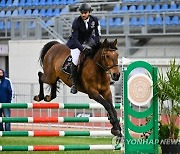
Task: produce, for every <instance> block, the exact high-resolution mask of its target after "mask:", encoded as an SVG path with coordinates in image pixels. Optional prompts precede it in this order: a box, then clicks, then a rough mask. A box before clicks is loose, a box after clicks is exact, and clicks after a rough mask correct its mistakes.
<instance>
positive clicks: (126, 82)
mask: <svg viewBox="0 0 180 154" xmlns="http://www.w3.org/2000/svg"><path fill="white" fill-rule="evenodd" d="M139 67H140V68H144V69H146V71H147V72H148V73H149V75H150V76H151V77H150V78H151V80H152V82H153V83H154V82H156V79H157V68H155V67H152V66H151V65H150V64H148V63H146V62H143V61H138V62H134V63H132V64H130V65H129V66H128V67H127V68H126V69H124V70H123V103H122V106H124V108H122V107H121V104H115V108H116V109H122V110H123V112H124V114H123V117H122V118H119V119H118V120H119V121H120V122H123V121H124V123H123V124H124V138H125V141H124V146H125V151H124V152H125V154H130V153H135V152H146V153H149V152H150V153H154V154H158V143H156V144H150V145H149V144H144V143H147V142H148V141H149V140H153V141H154V140H156V139H158V114H157V113H158V104H157V97H156V96H155V93H156V89H155V88H154V87H153V88H152V89H151V90H152V92H153V96H151V90H150V91H148V90H144V89H143V88H144V87H147V86H149V79H148V78H147V76H143V75H137V76H136V75H135V76H134V77H133V78H130V75H131V72H132V71H133V70H134V69H136V68H139ZM138 83H140V84H139V85H138ZM150 83H151V82H150ZM143 85H144V87H143ZM137 86H139V87H140V88H138V89H137ZM151 86H152V85H151ZM139 89H140V90H139ZM142 89H143V90H142ZM139 91H141V92H143V93H144V95H145V97H144V98H146V99H147V100H148V101H151V104H150V105H149V107H148V108H147V109H146V110H145V111H143V112H142V111H141V112H138V111H136V110H135V109H133V107H132V106H131V104H130V103H132V104H134V105H137V106H141V105H142V104H143V105H144V104H145V105H146V104H147V103H146V101H147V100H145V99H144V98H143V99H144V100H143V99H142V98H141V97H142V96H141V94H139V93H138V92H139ZM147 96H148V97H147ZM149 98H150V99H149ZM142 100H143V101H142ZM0 108H21V109H22V108H25V109H29V108H31V109H40V108H42V109H50V108H52V109H101V108H103V106H101V105H100V104H91V103H89V104H63V103H33V104H32V103H11V104H3V103H2V104H0ZM130 116H131V117H135V118H139V119H141V118H147V117H149V116H151V120H150V121H149V122H147V124H145V125H144V126H137V125H134V124H133V122H132V121H131V120H130V118H129V117H130ZM99 121H100V122H108V118H107V117H101V118H100V117H45V118H33V117H24V118H23V117H22V118H18V117H10V118H0V122H17V123H21V122H31V123H39V122H41V123H45V122H99ZM129 130H131V131H134V132H137V133H145V132H146V131H149V130H151V132H152V133H151V135H150V136H149V138H148V139H147V140H144V141H145V142H144V143H141V144H139V142H136V141H135V140H138V139H135V138H133V137H132V136H131V135H130V132H129ZM7 136H9V137H10V136H19V137H20V136H27V137H29V136H31V137H37V136H39V137H40V136H111V133H110V131H10V132H0V137H7ZM128 140H129V141H130V140H133V143H131V142H129V141H128ZM135 143H138V144H135ZM121 149H122V147H121V146H120V145H48V146H44V145H41V146H0V151H61V150H64V151H69V150H71V151H72V150H121Z"/></svg>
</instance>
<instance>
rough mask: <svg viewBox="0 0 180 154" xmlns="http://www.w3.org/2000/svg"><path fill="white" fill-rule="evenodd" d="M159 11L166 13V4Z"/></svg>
mask: <svg viewBox="0 0 180 154" xmlns="http://www.w3.org/2000/svg"><path fill="white" fill-rule="evenodd" d="M160 11H162V12H167V11H168V4H163V5H162V7H161V9H160Z"/></svg>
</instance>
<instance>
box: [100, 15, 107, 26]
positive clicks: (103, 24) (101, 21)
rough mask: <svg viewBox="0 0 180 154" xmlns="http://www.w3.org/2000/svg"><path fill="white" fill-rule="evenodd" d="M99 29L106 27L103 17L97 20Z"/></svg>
mask: <svg viewBox="0 0 180 154" xmlns="http://www.w3.org/2000/svg"><path fill="white" fill-rule="evenodd" d="M99 22H100V25H101V27H106V19H105V18H104V17H102V18H100V20H99Z"/></svg>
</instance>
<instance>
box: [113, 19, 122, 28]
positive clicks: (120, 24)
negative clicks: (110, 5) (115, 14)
mask: <svg viewBox="0 0 180 154" xmlns="http://www.w3.org/2000/svg"><path fill="white" fill-rule="evenodd" d="M114 26H117V27H119V26H123V21H122V19H121V18H116V19H115V20H114Z"/></svg>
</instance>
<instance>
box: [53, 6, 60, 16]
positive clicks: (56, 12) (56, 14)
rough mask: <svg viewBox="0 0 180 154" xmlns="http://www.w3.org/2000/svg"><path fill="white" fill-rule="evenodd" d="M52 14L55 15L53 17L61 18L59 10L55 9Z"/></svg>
mask: <svg viewBox="0 0 180 154" xmlns="http://www.w3.org/2000/svg"><path fill="white" fill-rule="evenodd" d="M52 14H53V16H59V14H60V9H59V8H55V9H54V11H53V13H52Z"/></svg>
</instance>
